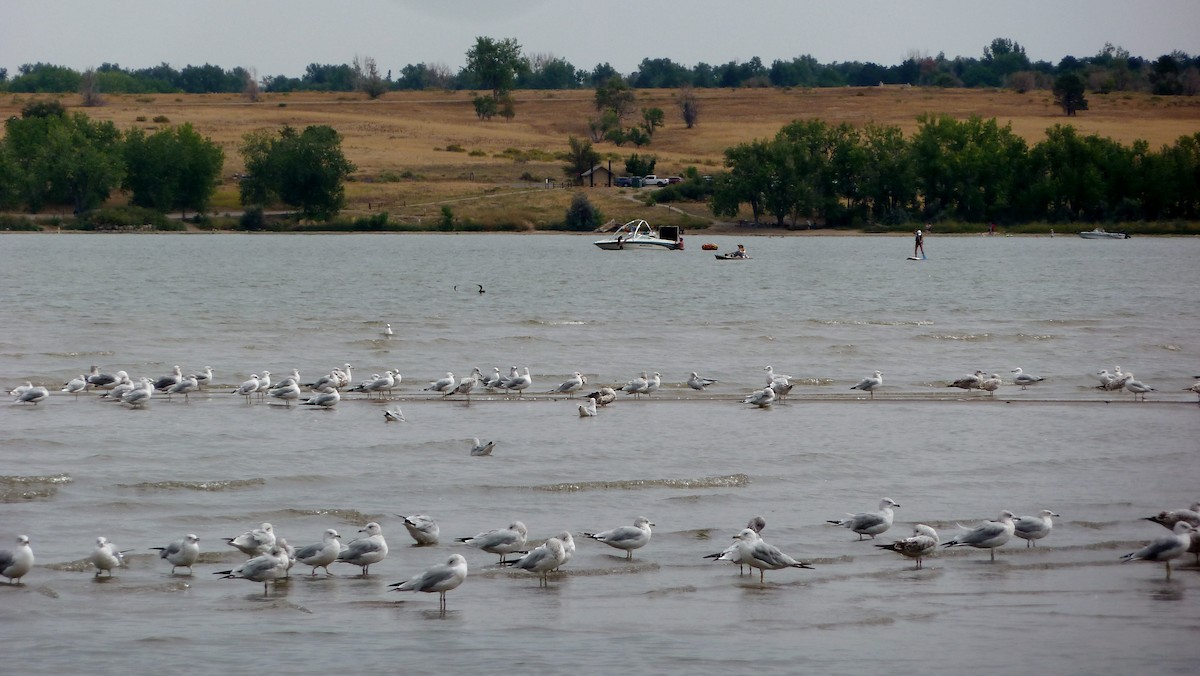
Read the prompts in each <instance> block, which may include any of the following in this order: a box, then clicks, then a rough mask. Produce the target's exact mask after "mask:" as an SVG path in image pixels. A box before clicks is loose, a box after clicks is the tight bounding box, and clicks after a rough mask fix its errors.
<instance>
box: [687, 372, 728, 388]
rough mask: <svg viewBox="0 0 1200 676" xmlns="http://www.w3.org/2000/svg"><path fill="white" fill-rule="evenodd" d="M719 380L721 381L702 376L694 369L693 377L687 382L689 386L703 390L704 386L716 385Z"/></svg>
mask: <svg viewBox="0 0 1200 676" xmlns="http://www.w3.org/2000/svg"><path fill="white" fill-rule="evenodd" d="M718 382H720V381H717V380H713V379H712V378H701V377H700V375H699V374H697V373H696V372H695V371H692V377H691V378H688V381H687V384H688V387H690V388H692V389H693V390H697V391H700V392H703V391H704V388H706V387H708V386H709V385H714V384H716V383H718Z"/></svg>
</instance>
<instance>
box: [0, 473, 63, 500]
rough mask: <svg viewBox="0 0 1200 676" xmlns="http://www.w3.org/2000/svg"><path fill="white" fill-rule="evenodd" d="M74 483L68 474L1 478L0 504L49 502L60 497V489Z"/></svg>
mask: <svg viewBox="0 0 1200 676" xmlns="http://www.w3.org/2000/svg"><path fill="white" fill-rule="evenodd" d="M72 481H74V479H72V478H71V477H70V476H68V475H66V474H51V475H46V476H0V504H10V503H14V502H27V501H30V500H49V499H50V498H53V497H54V496H55V495H58V487H59V486H60V485H61V484H68V483H71V482H72Z"/></svg>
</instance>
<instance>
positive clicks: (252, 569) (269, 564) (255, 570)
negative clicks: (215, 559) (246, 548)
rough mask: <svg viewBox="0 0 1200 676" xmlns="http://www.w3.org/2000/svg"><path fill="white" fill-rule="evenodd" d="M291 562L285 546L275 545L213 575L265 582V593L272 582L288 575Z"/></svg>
mask: <svg viewBox="0 0 1200 676" xmlns="http://www.w3.org/2000/svg"><path fill="white" fill-rule="evenodd" d="M290 563H291V559H290V558H289V557H288V553H287V552H286V551H285V550H284V549H283V547H280V546H278V545H274V546H272V547H271V548H270V549H269V550H268V551H267V553H265V554H260V555H258V556H256V557H254V558H252V559H250V560H249V561H247V562H245V563H243V564H242V565H240V566H238V567H237V568H233V569H230V570H220V571H217V572H215V573H213V575H220V576H222V577H221V579H223V580H225V579H242V580H250V581H252V582H261V583H263V594H266V593H267V589H268V586H269V585H270V584H271V583H272V582H274V581H275V580H277V579H279V578H281V577H284V576H285V575H287V569H288V567H289V565H288V564H290Z"/></svg>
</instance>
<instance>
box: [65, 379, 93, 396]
mask: <svg viewBox="0 0 1200 676" xmlns="http://www.w3.org/2000/svg"><path fill="white" fill-rule="evenodd" d="M86 389H87V378H86V377H85V376H83V375H82V374H80V375H79V376H77V377H75V378H72V379H71V380H70V381H69V382H67V383H64V384H63V388H62V391H63V392H66V393H67V394H73V395H75V398H76V399H78V398H79V393H80V392H83V391H84V390H86Z"/></svg>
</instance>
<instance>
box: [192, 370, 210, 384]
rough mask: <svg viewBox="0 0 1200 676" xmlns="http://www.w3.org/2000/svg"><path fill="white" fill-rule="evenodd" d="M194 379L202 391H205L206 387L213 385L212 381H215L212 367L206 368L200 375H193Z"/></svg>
mask: <svg viewBox="0 0 1200 676" xmlns="http://www.w3.org/2000/svg"><path fill="white" fill-rule="evenodd" d="M192 377H193V378H195V379H196V383H197V384H198V385H199V386H200V389H204V386H205V385H210V384H212V381H213V370H212V367H211V366H205V367H204V370H203V371H200V372H199V373H193V374H192Z"/></svg>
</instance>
